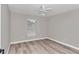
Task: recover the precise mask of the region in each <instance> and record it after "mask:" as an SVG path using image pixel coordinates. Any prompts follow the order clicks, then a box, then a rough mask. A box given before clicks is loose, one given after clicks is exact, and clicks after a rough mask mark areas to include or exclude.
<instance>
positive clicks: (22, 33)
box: [10, 13, 48, 42]
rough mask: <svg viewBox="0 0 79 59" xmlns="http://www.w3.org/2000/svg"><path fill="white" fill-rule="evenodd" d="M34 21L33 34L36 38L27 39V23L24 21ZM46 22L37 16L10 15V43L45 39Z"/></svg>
mask: <svg viewBox="0 0 79 59" xmlns="http://www.w3.org/2000/svg"><path fill="white" fill-rule="evenodd" d="M28 18H32V19H36V20H37V21H36V23H35V33H36V36H31V37H28V36H27V35H26V34H27V32H28V31H27V30H26V28H27V26H26V25H27V23H26V19H28ZM47 29H48V28H47V22H46V19H45V18H43V17H42V18H41V17H37V16H26V15H22V14H18V13H11V32H10V34H11V42H17V41H23V40H30V39H36V38H43V37H47V31H48V30H47Z"/></svg>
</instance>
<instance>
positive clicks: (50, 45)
mask: <svg viewBox="0 0 79 59" xmlns="http://www.w3.org/2000/svg"><path fill="white" fill-rule="evenodd" d="M8 53H9V54H77V53H79V51H77V50H75V49H72V48H69V47H66V46H63V45H61V44H58V43H56V42H54V41H52V40H49V39H44V40H36V41H30V42H23V43H18V44H11V45H10V49H9V52H8Z"/></svg>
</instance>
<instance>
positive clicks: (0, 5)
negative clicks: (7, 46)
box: [0, 4, 1, 48]
mask: <svg viewBox="0 0 79 59" xmlns="http://www.w3.org/2000/svg"><path fill="white" fill-rule="evenodd" d="M0 48H1V4H0Z"/></svg>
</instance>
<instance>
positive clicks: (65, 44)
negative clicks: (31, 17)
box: [48, 37, 79, 50]
mask: <svg viewBox="0 0 79 59" xmlns="http://www.w3.org/2000/svg"><path fill="white" fill-rule="evenodd" d="M48 39H50V40H52V41H55V42H57V43H59V44H61V45H64V46H67V47H70V48H73V49H76V50H79V48H78V47H75V46H73V45H70V44H67V43H63V42H61V41H58V40H55V39H53V38H50V37H48Z"/></svg>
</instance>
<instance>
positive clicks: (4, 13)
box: [1, 4, 10, 53]
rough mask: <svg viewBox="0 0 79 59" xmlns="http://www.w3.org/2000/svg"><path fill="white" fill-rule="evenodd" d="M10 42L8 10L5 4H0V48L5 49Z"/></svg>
mask: <svg viewBox="0 0 79 59" xmlns="http://www.w3.org/2000/svg"><path fill="white" fill-rule="evenodd" d="M9 43H10V12H9V9H8V5H7V4H2V5H1V48H2V49H5V53H7V51H8V50H7V49H8V47H9Z"/></svg>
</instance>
